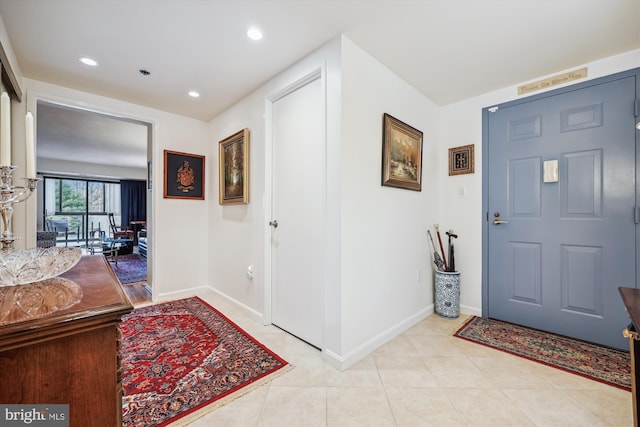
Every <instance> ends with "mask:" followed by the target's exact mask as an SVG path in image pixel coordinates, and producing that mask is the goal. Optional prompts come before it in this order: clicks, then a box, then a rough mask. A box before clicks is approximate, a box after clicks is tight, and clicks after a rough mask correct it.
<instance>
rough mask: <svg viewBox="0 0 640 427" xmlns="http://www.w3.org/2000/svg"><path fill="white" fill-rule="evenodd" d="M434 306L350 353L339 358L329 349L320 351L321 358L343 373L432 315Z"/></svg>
mask: <svg viewBox="0 0 640 427" xmlns="http://www.w3.org/2000/svg"><path fill="white" fill-rule="evenodd" d="M433 309H434V306H433V304H431V305H430V306H428V307H426V308H425V309H423V310H420V311H419V312H417V313H415V314H414V315H412V316H410V317H408V318H406V319H405V320H403V321H401V322H399V323H397V324H395V325H394V326H392V327H390V328H389V329H387V330H386V331H383V332H382V333H381V334H378V335H377V336H375V337H373V338H371V339H370V340H368V341H366V342H364V343H362V344H361V345H360V346H358V347H357V348H355V349H354V350H352V351H350V352H349V353H347V354H345V355H344V356H341V355H339V354H337V353H335V352H333V351H331V350H329V349H323V350H322V358H323V360H324V361H325V362H327V363H328V364H329V365H331V366H333V367H334V368H336V369H338V370H340V371H344V370H346V369H349V368H350V367H351V366H353V365H355V364H356V363H357V362H358V361H360V360H362V359H363V358H365V357H366V356H368V355H369V354H371V353H372V352H373V351H374V350H376V349H377V348H379V347H381V346H382V345H384V344H386V343H388V342H389V341H391V340H392V339H394V338H396V337H397V336H398V335H400V334H402V333H403V332H404V331H406V330H407V329H409V328H411V327H412V326H414V325H416V324H418V323H419V322H421V321H422V320H424V319H425V318H426V317H427V316H429V315H431V314H433Z"/></svg>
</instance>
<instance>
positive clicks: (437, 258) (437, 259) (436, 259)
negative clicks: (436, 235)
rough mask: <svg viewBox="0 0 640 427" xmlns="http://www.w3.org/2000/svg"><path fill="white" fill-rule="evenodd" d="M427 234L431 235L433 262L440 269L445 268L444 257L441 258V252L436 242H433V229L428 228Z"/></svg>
mask: <svg viewBox="0 0 640 427" xmlns="http://www.w3.org/2000/svg"><path fill="white" fill-rule="evenodd" d="M427 234H428V235H429V240H431V246H432V247H433V263H434V264H435V265H436V267H438V271H442V270H443V266H444V262H443V261H442V258H440V254H439V253H438V250H437V249H436V244H435V243H433V237H431V230H427Z"/></svg>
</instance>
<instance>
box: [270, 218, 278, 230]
mask: <svg viewBox="0 0 640 427" xmlns="http://www.w3.org/2000/svg"><path fill="white" fill-rule="evenodd" d="M269 225H270V226H272V227H273V228H278V221H277V220H275V219H274V220H273V221H269Z"/></svg>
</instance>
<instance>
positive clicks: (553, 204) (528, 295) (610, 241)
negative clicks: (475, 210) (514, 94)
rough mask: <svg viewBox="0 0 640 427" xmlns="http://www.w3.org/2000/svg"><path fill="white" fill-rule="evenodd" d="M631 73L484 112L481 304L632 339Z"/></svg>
mask: <svg viewBox="0 0 640 427" xmlns="http://www.w3.org/2000/svg"><path fill="white" fill-rule="evenodd" d="M636 78H637V75H636V74H633V73H626V74H624V75H620V76H619V78H608V79H600V80H595V81H594V82H593V83H592V84H582V85H580V86H576V87H574V88H571V87H570V88H565V89H562V90H559V91H554V92H551V93H549V94H547V95H541V96H537V97H535V98H531V99H530V100H520V101H518V102H513V103H508V104H505V105H499V106H497V108H496V107H494V108H491V109H487V110H486V111H485V132H486V133H485V135H486V138H487V139H486V141H485V142H486V143H488V151H486V153H487V156H488V159H487V162H486V163H485V164H486V165H487V171H486V172H485V177H486V187H485V191H487V202H486V208H487V212H486V216H487V218H486V220H487V226H486V228H485V230H486V237H485V238H486V241H487V248H488V249H487V254H486V255H485V256H486V258H485V259H486V261H485V266H486V268H487V274H486V279H485V282H486V283H485V296H486V297H487V299H488V300H487V301H486V305H485V309H486V310H485V314H487V315H488V316H489V317H491V318H495V319H500V320H505V321H509V322H513V323H517V324H522V325H525V326H530V327H533V328H537V329H542V330H546V331H550V332H555V333H559V334H562V335H567V336H572V337H575V338H579V339H583V340H587V341H592V342H597V343H601V344H605V345H609V346H614V347H619V348H627V347H628V344H627V342H626V340H625V339H624V338H623V337H622V335H621V330H622V329H623V328H624V327H625V326H626V325H627V324H628V322H629V319H628V317H627V316H626V314H625V311H624V307H623V305H622V301H621V299H620V296H619V293H618V290H617V289H618V286H629V287H635V286H636V224H635V221H634V212H635V210H634V209H635V206H636V143H635V139H636V129H635V122H636V119H635V117H634V102H635V98H636Z"/></svg>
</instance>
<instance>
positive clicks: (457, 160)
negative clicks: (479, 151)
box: [449, 144, 475, 176]
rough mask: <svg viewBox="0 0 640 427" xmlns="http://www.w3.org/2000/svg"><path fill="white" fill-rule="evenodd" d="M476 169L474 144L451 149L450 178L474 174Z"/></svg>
mask: <svg viewBox="0 0 640 427" xmlns="http://www.w3.org/2000/svg"><path fill="white" fill-rule="evenodd" d="M474 168H475V160H474V154H473V144H471V145H463V146H461V147H453V148H449V176H452V175H462V174H465V173H473V172H474Z"/></svg>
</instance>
